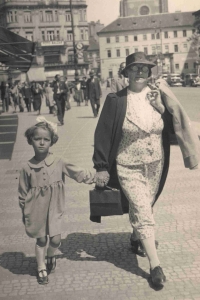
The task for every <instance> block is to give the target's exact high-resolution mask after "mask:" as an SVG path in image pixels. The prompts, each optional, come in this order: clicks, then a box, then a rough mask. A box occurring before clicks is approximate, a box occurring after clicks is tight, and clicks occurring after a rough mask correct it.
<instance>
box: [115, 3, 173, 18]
mask: <svg viewBox="0 0 200 300" xmlns="http://www.w3.org/2000/svg"><path fill="white" fill-rule="evenodd" d="M166 12H168V0H144V1H143V0H121V1H120V17H127V16H142V15H153V14H158V13H166Z"/></svg>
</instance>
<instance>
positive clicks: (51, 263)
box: [47, 256, 56, 273]
mask: <svg viewBox="0 0 200 300" xmlns="http://www.w3.org/2000/svg"><path fill="white" fill-rule="evenodd" d="M47 269H48V270H49V272H51V273H54V272H55V270H56V257H55V256H52V257H49V256H47Z"/></svg>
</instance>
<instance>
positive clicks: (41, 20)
mask: <svg viewBox="0 0 200 300" xmlns="http://www.w3.org/2000/svg"><path fill="white" fill-rule="evenodd" d="M43 21H44V19H43V11H40V22H43Z"/></svg>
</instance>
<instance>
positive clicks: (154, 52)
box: [151, 46, 156, 54]
mask: <svg viewBox="0 0 200 300" xmlns="http://www.w3.org/2000/svg"><path fill="white" fill-rule="evenodd" d="M151 50H152V54H156V47H155V46H152V48H151Z"/></svg>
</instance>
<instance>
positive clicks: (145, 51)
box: [144, 47, 148, 55]
mask: <svg viewBox="0 0 200 300" xmlns="http://www.w3.org/2000/svg"><path fill="white" fill-rule="evenodd" d="M144 53H145V54H146V55H148V48H147V47H144Z"/></svg>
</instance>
